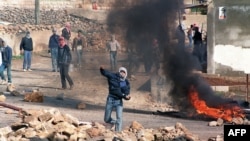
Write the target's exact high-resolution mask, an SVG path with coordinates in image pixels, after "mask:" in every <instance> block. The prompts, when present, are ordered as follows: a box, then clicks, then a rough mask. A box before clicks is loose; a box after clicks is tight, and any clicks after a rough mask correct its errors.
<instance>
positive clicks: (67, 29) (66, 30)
mask: <svg viewBox="0 0 250 141" xmlns="http://www.w3.org/2000/svg"><path fill="white" fill-rule="evenodd" d="M62 36H63V37H64V40H65V42H66V44H67V45H68V46H69V45H70V37H71V29H70V23H69V22H66V23H65V27H64V28H63V30H62Z"/></svg>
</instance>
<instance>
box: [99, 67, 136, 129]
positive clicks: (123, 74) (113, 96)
mask: <svg viewBox="0 0 250 141" xmlns="http://www.w3.org/2000/svg"><path fill="white" fill-rule="evenodd" d="M100 72H101V74H102V75H103V76H105V77H106V78H107V81H108V85H109V94H108V97H107V100H106V107H105V114H104V121H105V122H106V123H108V124H111V125H115V131H117V132H120V131H121V130H122V122H123V121H122V112H123V99H125V100H130V98H131V97H130V83H129V81H128V79H126V78H127V69H126V68H124V67H120V68H119V72H117V73H112V72H110V71H108V70H105V69H104V68H103V67H102V66H101V67H100ZM113 109H116V119H113V118H112V117H111V114H112V110H113Z"/></svg>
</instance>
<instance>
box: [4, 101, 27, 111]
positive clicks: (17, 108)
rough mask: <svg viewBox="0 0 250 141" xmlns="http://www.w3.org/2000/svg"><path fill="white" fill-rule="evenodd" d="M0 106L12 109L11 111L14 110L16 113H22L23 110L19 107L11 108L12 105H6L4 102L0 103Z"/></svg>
mask: <svg viewBox="0 0 250 141" xmlns="http://www.w3.org/2000/svg"><path fill="white" fill-rule="evenodd" d="M0 106H3V107H6V108H9V109H12V110H16V111H23V109H22V108H20V107H16V106H13V105H10V104H6V103H4V102H0Z"/></svg>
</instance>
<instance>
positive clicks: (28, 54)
mask: <svg viewBox="0 0 250 141" xmlns="http://www.w3.org/2000/svg"><path fill="white" fill-rule="evenodd" d="M32 51H33V41H32V38H31V37H30V32H29V31H28V32H27V33H26V35H25V37H23V38H22V41H21V44H20V52H21V54H23V71H27V70H28V71H32V70H31V68H30V67H31V58H32Z"/></svg>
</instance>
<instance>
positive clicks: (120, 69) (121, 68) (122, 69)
mask: <svg viewBox="0 0 250 141" xmlns="http://www.w3.org/2000/svg"><path fill="white" fill-rule="evenodd" d="M120 71H124V72H125V77H124V78H122V80H125V79H126V78H127V75H128V73H127V69H126V68H124V67H120V68H119V72H120Z"/></svg>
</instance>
